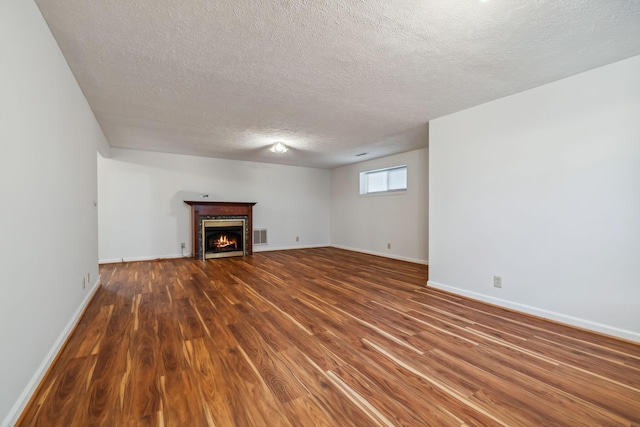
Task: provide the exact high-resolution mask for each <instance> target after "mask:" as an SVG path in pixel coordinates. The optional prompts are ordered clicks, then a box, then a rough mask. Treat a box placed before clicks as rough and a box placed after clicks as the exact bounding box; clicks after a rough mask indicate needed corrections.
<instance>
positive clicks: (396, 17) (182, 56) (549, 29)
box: [27, 0, 640, 168]
mask: <svg viewBox="0 0 640 427" xmlns="http://www.w3.org/2000/svg"><path fill="white" fill-rule="evenodd" d="M36 3H37V4H38V6H39V7H40V10H41V11H42V14H43V15H44V17H45V19H46V20H47V22H48V24H49V26H50V28H51V30H52V32H53V35H54V36H55V38H56V40H57V41H58V44H59V45H60V47H61V49H62V52H63V53H64V55H65V57H66V59H67V61H68V62H69V65H70V66H71V69H72V70H73V72H74V74H75V76H76V78H77V80H78V82H79V84H80V86H81V88H82V90H83V91H84V93H85V95H86V97H87V99H88V101H89V104H90V105H91V107H92V109H93V111H94V113H95V115H96V117H97V119H98V121H99V123H100V125H101V126H102V129H103V130H104V133H105V135H106V137H107V139H108V141H109V144H110V145H111V146H112V147H125V148H133V149H141V150H153V151H163V152H171V153H183V154H194V155H201V156H211V157H220V158H228V159H240V160H252V161H260V162H269V163H282V164H291V165H300V166H312V167H322V168H331V167H335V166H339V165H343V164H348V163H354V162H357V161H361V160H367V159H371V158H375V157H380V156H384V155H389V154H393V153H399V152H403V151H408V150H411V149H415V148H420V147H425V146H427V144H428V137H427V126H426V124H427V123H428V122H429V121H430V120H433V119H435V118H437V117H440V116H443V115H445V114H449V113H453V112H456V111H460V110H462V109H465V108H469V107H472V106H475V105H478V104H481V103H484V102H487V101H490V100H493V99H496V98H500V97H503V96H506V95H509V94H513V93H516V92H520V91H523V90H525V89H528V88H532V87H535V86H539V85H541V84H544V83H548V82H551V81H554V80H557V79H560V78H563V77H566V76H569V75H572V74H575V73H578V72H581V71H585V70H589V69H592V68H595V67H598V66H601V65H605V64H608V63H611V62H614V61H617V60H620V59H624V58H627V57H630V56H634V55H638V54H640V1H638V0H627V1H624V0H599V1H598V0H591V1H589V0H562V1H559V0H528V1H527V0H490V1H488V2H481V1H479V0H447V1H444V0H324V1H321V0H318V1H312V0H217V1H213V0H209V1H207V0H136V1H112V0H91V1H87V0H37V1H36ZM27 48H28V47H27ZM639 78H640V77H639ZM274 141H283V142H285V143H286V144H287V145H288V146H289V147H290V148H291V150H290V151H289V152H288V153H286V154H284V155H277V154H274V153H271V152H270V151H269V150H268V147H269V146H270V145H271V144H272V143H273V142H274ZM363 152H366V153H368V154H367V155H366V156H362V157H355V155H356V154H359V153H363Z"/></svg>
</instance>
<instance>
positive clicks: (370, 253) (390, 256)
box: [331, 245, 429, 265]
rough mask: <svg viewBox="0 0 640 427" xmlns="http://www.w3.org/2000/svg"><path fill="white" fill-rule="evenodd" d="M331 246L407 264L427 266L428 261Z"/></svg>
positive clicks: (335, 246)
mask: <svg viewBox="0 0 640 427" xmlns="http://www.w3.org/2000/svg"><path fill="white" fill-rule="evenodd" d="M331 246H332V247H334V248H338V249H344V250H347V251H352V252H361V253H363V254H368V255H376V256H381V257H385V258H392V259H397V260H400V261H408V262H413V263H416V264H424V265H429V261H428V260H424V259H417V258H409V257H404V256H400V255H394V254H389V253H385V252H375V251H368V250H366V249H357V248H350V247H349V246H342V245H331Z"/></svg>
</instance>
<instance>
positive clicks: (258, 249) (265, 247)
mask: <svg viewBox="0 0 640 427" xmlns="http://www.w3.org/2000/svg"><path fill="white" fill-rule="evenodd" d="M327 246H329V245H297V246H269V245H259V246H254V247H253V252H270V251H290V250H292V249H311V248H326V247H327Z"/></svg>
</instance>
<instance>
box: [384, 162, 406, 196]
mask: <svg viewBox="0 0 640 427" xmlns="http://www.w3.org/2000/svg"><path fill="white" fill-rule="evenodd" d="M388 172H389V191H392V190H406V189H407V168H400V169H392V170H390V171H388Z"/></svg>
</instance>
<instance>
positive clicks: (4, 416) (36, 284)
mask: <svg viewBox="0 0 640 427" xmlns="http://www.w3.org/2000/svg"><path fill="white" fill-rule="evenodd" d="M0 52H2V56H1V58H0V62H1V64H2V65H1V66H0V94H2V95H1V96H0V141H1V144H2V155H0V199H1V200H2V206H1V207H0V236H1V238H2V245H0V291H1V292H2V297H1V298H0V346H1V348H2V350H1V351H0V425H3V426H6V425H10V424H13V423H14V422H15V420H16V418H17V417H18V416H19V415H20V412H21V410H22V408H23V406H24V405H25V404H26V403H27V401H28V399H29V398H30V396H31V393H32V392H33V390H34V387H35V386H37V384H38V382H39V381H40V379H41V376H42V375H43V374H44V372H45V371H46V369H47V368H48V365H49V363H50V362H51V360H52V357H53V356H55V354H56V352H57V350H58V349H59V347H60V345H61V344H62V343H63V342H64V340H65V339H66V336H67V334H68V333H69V331H70V329H71V328H72V327H73V325H74V324H75V321H76V319H77V316H78V315H79V314H80V311H81V309H82V308H83V306H84V304H85V303H86V301H87V300H88V297H89V296H90V295H91V292H92V290H93V289H94V287H95V285H96V284H97V278H98V263H97V260H98V235H97V212H96V208H95V207H94V205H93V201H94V200H95V198H96V145H97V144H98V143H100V144H103V143H105V140H104V135H103V134H102V131H101V130H100V128H99V126H98V125H97V122H96V120H95V118H94V116H93V113H92V112H91V110H90V109H89V106H88V105H87V102H86V100H85V98H84V96H83V94H82V92H81V91H80V88H79V87H78V85H77V83H76V81H75V79H74V77H73V75H72V74H71V71H70V70H69V67H68V66H67V63H66V62H65V60H64V58H63V56H62V54H61V52H60V50H59V49H58V46H57V44H56V42H55V40H54V39H53V36H52V35H51V33H50V32H49V28H48V27H47V25H46V23H45V22H44V19H43V18H42V15H41V14H40V12H39V11H38V8H37V7H36V5H35V3H34V2H33V1H23V0H4V1H2V2H0ZM88 274H90V276H91V278H90V282H89V283H88V284H87V285H86V288H85V289H84V290H83V289H82V280H83V278H84V279H85V280H87V275H88Z"/></svg>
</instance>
